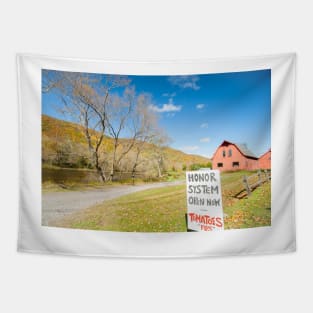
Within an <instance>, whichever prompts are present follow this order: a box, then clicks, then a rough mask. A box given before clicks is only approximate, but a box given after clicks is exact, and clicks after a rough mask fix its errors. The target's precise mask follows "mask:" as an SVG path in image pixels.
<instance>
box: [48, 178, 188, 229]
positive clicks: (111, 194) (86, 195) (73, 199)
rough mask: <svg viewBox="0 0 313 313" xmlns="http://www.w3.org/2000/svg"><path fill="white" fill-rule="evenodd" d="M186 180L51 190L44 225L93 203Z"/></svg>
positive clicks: (51, 223)
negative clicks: (101, 187) (62, 190)
mask: <svg viewBox="0 0 313 313" xmlns="http://www.w3.org/2000/svg"><path fill="white" fill-rule="evenodd" d="M183 183H184V181H175V182H161V183H151V184H144V185H138V186H131V185H127V186H110V187H105V188H103V189H95V190H86V191H67V192H51V193H45V194H43V195H42V225H46V226H52V225H53V224H54V222H55V221H57V220H59V219H62V218H64V217H65V216H66V215H68V214H71V213H73V212H76V211H79V210H82V209H86V208H88V207H90V206H92V205H95V204H98V203H101V202H103V201H106V200H111V199H114V198H118V197H120V196H124V195H127V194H130V193H133V192H136V191H142V190H147V189H152V188H159V187H166V186H174V185H181V184H183Z"/></svg>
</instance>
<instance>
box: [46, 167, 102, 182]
mask: <svg viewBox="0 0 313 313" xmlns="http://www.w3.org/2000/svg"><path fill="white" fill-rule="evenodd" d="M48 181H50V182H54V183H58V184H60V183H91V182H98V181H99V176H98V174H97V172H96V171H94V170H77V169H70V168H60V169H58V168H43V169H42V182H43V183H44V182H48Z"/></svg>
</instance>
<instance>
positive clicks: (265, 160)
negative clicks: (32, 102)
mask: <svg viewBox="0 0 313 313" xmlns="http://www.w3.org/2000/svg"><path fill="white" fill-rule="evenodd" d="M259 168H260V169H262V170H269V169H271V149H269V150H268V151H266V152H265V153H264V154H262V155H261V156H260V157H259Z"/></svg>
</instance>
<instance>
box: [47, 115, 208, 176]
mask: <svg viewBox="0 0 313 313" xmlns="http://www.w3.org/2000/svg"><path fill="white" fill-rule="evenodd" d="M91 133H92V134H96V133H95V132H94V131H93V132H91ZM123 140H124V141H125V142H126V141H127V139H123ZM123 140H122V142H123ZM102 148H103V151H104V152H103V155H104V156H105V157H104V159H105V158H106V159H109V158H110V152H112V151H113V140H112V139H111V138H109V137H105V139H104V141H103V143H102ZM154 148H155V146H153V145H152V144H147V145H146V149H145V151H144V152H143V153H142V158H143V159H144V160H142V162H141V163H142V164H145V163H146V164H147V162H151V158H152V154H153V150H154ZM163 156H164V160H165V162H166V168H167V169H170V170H173V169H174V170H181V169H183V168H185V167H187V168H188V167H190V166H191V165H193V164H201V165H203V166H204V165H206V164H207V163H208V162H210V159H208V158H205V157H202V156H198V155H191V154H186V153H183V152H182V151H179V150H175V149H172V148H170V147H166V148H164V149H163ZM130 157H131V153H129V158H130ZM42 161H43V163H44V164H50V165H55V166H62V167H77V168H86V167H89V168H92V165H91V162H90V155H89V151H88V146H87V142H86V139H85V135H84V131H83V128H82V127H81V126H80V125H78V124H75V123H71V122H66V121H63V120H59V119H56V118H53V117H50V116H47V115H42ZM127 162H128V163H129V162H130V160H129V159H128V160H127ZM127 162H126V163H127ZM143 166H144V165H141V169H140V170H141V171H144V169H143Z"/></svg>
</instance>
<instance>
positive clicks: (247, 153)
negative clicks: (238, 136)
mask: <svg viewBox="0 0 313 313" xmlns="http://www.w3.org/2000/svg"><path fill="white" fill-rule="evenodd" d="M234 145H235V146H237V148H238V149H239V150H240V151H241V153H242V154H243V155H245V156H247V157H250V158H257V156H256V155H255V154H254V153H253V152H252V151H250V150H249V148H248V147H247V145H246V144H245V143H234Z"/></svg>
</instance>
